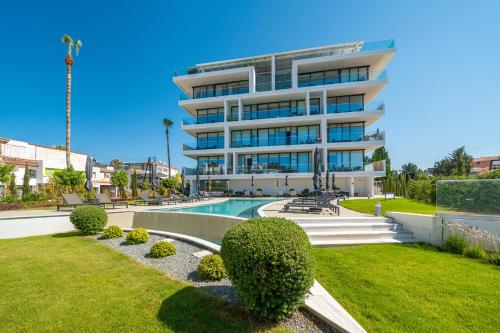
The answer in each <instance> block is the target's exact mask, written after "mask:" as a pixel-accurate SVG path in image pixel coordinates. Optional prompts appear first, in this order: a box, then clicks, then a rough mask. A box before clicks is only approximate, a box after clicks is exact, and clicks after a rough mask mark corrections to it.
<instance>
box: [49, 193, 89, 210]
mask: <svg viewBox="0 0 500 333" xmlns="http://www.w3.org/2000/svg"><path fill="white" fill-rule="evenodd" d="M62 198H63V203H62V204H59V205H57V211H59V210H60V208H61V207H73V208H76V207H77V206H85V205H88V204H86V203H85V202H83V201H82V199H80V197H79V196H78V194H76V193H67V194H63V195H62Z"/></svg>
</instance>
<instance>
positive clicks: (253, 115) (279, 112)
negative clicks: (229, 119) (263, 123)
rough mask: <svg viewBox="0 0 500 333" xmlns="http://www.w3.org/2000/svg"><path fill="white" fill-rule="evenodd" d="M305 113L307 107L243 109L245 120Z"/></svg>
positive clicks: (293, 115)
mask: <svg viewBox="0 0 500 333" xmlns="http://www.w3.org/2000/svg"><path fill="white" fill-rule="evenodd" d="M305 114H306V108H305V107H297V108H282V109H270V110H260V111H243V120H253V119H271V118H285V117H296V116H304V115H305Z"/></svg>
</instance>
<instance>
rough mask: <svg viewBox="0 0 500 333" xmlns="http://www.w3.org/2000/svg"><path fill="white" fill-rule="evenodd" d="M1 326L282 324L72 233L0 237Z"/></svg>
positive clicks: (143, 328) (207, 328) (134, 328)
mask: <svg viewBox="0 0 500 333" xmlns="http://www.w3.org/2000/svg"><path fill="white" fill-rule="evenodd" d="M0 267H1V268H0V271H1V273H0V286H1V288H0V309H1V310H0V332H3V333H6V332H69V331H78V332H252V331H259V332H275V333H276V332H288V331H287V330H285V329H284V328H282V327H272V326H270V325H265V324H262V323H261V322H260V321H259V320H257V319H255V318H254V317H252V316H250V315H249V314H248V313H247V312H246V311H244V310H243V309H240V308H238V307H235V306H232V305H230V304H229V303H227V302H225V301H222V300H220V299H218V298H216V297H215V296H212V295H208V294H206V293H204V292H201V291H199V290H198V289H195V288H194V287H191V286H188V285H186V284H184V283H182V282H179V281H176V280H173V279H171V278H170V277H168V276H166V275H165V274H163V273H161V272H159V271H157V270H155V269H153V268H150V267H146V266H144V265H142V264H140V263H139V262H137V261H135V260H133V259H131V258H130V257H128V256H126V255H125V254H121V253H119V252H117V251H114V250H112V249H110V248H108V247H106V246H104V245H102V244H99V243H98V242H97V241H95V240H93V239H90V238H85V237H80V236H77V235H75V234H60V235H53V236H41V237H30V238H23V239H15V240H2V241H0Z"/></svg>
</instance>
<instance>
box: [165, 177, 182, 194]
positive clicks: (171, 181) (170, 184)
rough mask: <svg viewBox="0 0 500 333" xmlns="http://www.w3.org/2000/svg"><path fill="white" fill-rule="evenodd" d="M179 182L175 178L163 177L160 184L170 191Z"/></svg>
mask: <svg viewBox="0 0 500 333" xmlns="http://www.w3.org/2000/svg"><path fill="white" fill-rule="evenodd" d="M178 185H179V183H178V182H177V179H175V178H163V179H162V180H161V186H163V187H164V188H166V189H168V190H170V191H172V190H175V189H176V188H177V187H178Z"/></svg>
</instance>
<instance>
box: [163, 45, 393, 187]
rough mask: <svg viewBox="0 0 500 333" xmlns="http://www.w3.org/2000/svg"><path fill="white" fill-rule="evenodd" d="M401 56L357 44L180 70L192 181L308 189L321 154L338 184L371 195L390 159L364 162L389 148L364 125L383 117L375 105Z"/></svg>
mask: <svg viewBox="0 0 500 333" xmlns="http://www.w3.org/2000/svg"><path fill="white" fill-rule="evenodd" d="M395 52H396V49H395V44H394V41H393V40H388V41H379V42H372V43H365V42H363V41H359V42H352V43H345V44H338V45H330V46H325V47H317V48H311V49H304V50H297V51H289V52H282V53H274V54H268V55H262V56H255V57H249V58H241V59H234V60H227V61H219V62H212V63H205V64H199V65H196V66H193V67H190V68H188V69H186V70H183V71H180V72H176V73H175V74H174V77H173V82H174V83H175V84H176V85H177V86H178V87H179V88H180V89H181V90H182V91H183V94H182V96H181V100H180V101H179V105H180V107H182V108H183V109H184V110H185V111H186V112H187V113H188V114H189V115H190V116H191V118H189V119H184V120H183V122H182V125H181V126H182V129H183V130H184V131H186V132H187V133H188V134H190V135H191V136H192V137H193V139H194V141H195V142H194V143H193V144H184V147H183V154H184V155H185V156H188V157H191V158H192V159H194V160H195V163H196V164H197V167H196V169H190V170H188V169H187V177H186V178H187V179H189V180H190V181H191V184H194V182H195V179H196V176H195V175H196V174H197V173H198V174H199V179H200V181H201V182H204V183H205V184H206V182H207V180H208V178H209V177H210V179H211V180H214V181H215V180H219V181H225V182H226V183H227V184H228V186H229V188H230V189H232V190H233V191H244V190H252V187H251V177H252V176H253V177H254V184H255V186H254V188H255V189H257V188H261V189H263V191H264V193H268V194H274V193H277V192H278V191H280V192H281V191H283V192H284V191H286V189H287V188H288V190H289V189H292V188H293V189H295V191H296V192H300V191H302V190H303V189H306V188H307V189H309V190H312V189H313V186H312V179H311V178H312V176H313V172H312V166H313V161H312V160H313V152H314V150H315V148H316V147H318V148H319V149H320V152H321V156H322V157H321V159H322V166H323V170H325V171H326V167H328V169H329V170H330V171H331V172H334V173H335V177H336V186H337V187H340V188H341V189H342V190H344V191H348V192H350V193H351V195H373V194H374V193H375V186H374V178H375V177H382V176H385V161H380V162H376V163H373V164H365V162H364V156H365V154H366V153H369V152H372V151H373V150H375V149H376V148H379V147H382V146H384V144H385V135H384V132H379V131H378V130H377V131H375V132H372V133H370V132H369V131H368V128H369V126H370V125H372V124H373V123H374V122H376V121H377V120H378V119H379V118H381V117H382V116H383V115H384V114H385V107H384V104H383V103H380V102H378V103H376V102H373V100H374V98H375V97H376V96H377V95H378V94H379V93H380V92H381V91H382V90H383V89H384V87H385V86H386V84H387V83H388V80H387V76H386V73H385V67H386V65H387V64H388V63H389V62H390V60H391V59H392V58H393V56H394V55H395ZM286 176H288V186H287V188H286V187H285V186H284V185H285V177H286ZM322 176H323V186H324V184H325V179H324V176H325V172H323V174H322ZM202 187H203V186H202ZM190 188H191V190H192V191H193V190H194V191H195V190H196V186H191V187H190Z"/></svg>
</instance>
